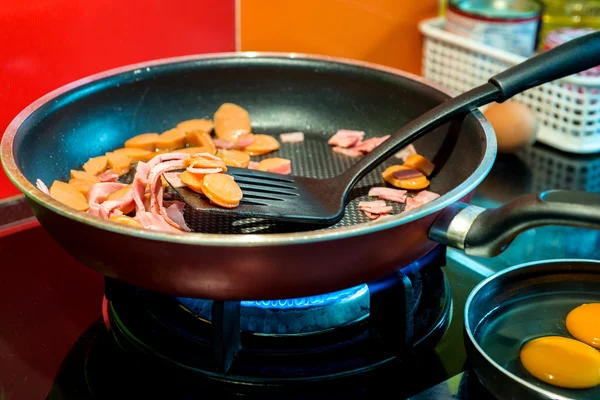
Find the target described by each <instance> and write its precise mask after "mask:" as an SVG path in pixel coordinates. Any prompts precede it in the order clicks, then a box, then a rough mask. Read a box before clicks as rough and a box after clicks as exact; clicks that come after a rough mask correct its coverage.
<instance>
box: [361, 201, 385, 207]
mask: <svg viewBox="0 0 600 400" xmlns="http://www.w3.org/2000/svg"><path fill="white" fill-rule="evenodd" d="M385 206H386V204H385V201H383V200H375V201H359V202H358V207H359V208H363V207H385Z"/></svg>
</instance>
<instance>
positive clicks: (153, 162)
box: [148, 153, 212, 170]
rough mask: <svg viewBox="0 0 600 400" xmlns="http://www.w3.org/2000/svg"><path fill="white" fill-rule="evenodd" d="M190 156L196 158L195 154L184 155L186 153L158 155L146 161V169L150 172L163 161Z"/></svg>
mask: <svg viewBox="0 0 600 400" xmlns="http://www.w3.org/2000/svg"><path fill="white" fill-rule="evenodd" d="M200 154H202V155H203V154H208V155H209V156H212V154H209V153H199V155H200ZM190 156H196V155H195V154H192V155H190V154H186V153H164V154H159V155H157V156H154V157H153V158H152V159H151V160H150V161H148V168H149V170H151V169H152V168H154V167H156V166H157V165H158V164H161V163H163V162H165V161H171V160H183V159H185V158H188V157H190Z"/></svg>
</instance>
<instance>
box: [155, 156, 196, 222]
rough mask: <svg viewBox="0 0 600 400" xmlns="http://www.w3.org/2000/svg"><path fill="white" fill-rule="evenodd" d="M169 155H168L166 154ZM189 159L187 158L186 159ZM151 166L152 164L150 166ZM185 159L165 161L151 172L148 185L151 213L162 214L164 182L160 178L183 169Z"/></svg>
mask: <svg viewBox="0 0 600 400" xmlns="http://www.w3.org/2000/svg"><path fill="white" fill-rule="evenodd" d="M164 155H167V154H164ZM186 158H187V157H186ZM148 165H150V164H148ZM183 168H184V167H183V159H171V160H170V161H164V162H162V163H160V164H157V165H155V166H154V167H152V169H151V170H150V174H149V175H148V185H150V211H151V212H154V213H156V214H160V207H161V206H162V192H163V187H162V182H160V176H161V175H162V174H164V173H165V172H170V171H173V170H177V169H183Z"/></svg>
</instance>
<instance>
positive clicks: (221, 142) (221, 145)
mask: <svg viewBox="0 0 600 400" xmlns="http://www.w3.org/2000/svg"><path fill="white" fill-rule="evenodd" d="M212 141H213V144H214V145H215V147H216V148H217V149H225V150H229V149H233V143H232V142H230V141H229V140H227V139H220V138H213V140H212ZM246 146H247V145H246Z"/></svg>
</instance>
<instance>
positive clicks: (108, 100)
mask: <svg viewBox="0 0 600 400" xmlns="http://www.w3.org/2000/svg"><path fill="white" fill-rule="evenodd" d="M449 98H450V96H449V94H447V93H445V92H444V91H443V90H441V89H440V88H437V87H435V86H434V85H432V84H430V83H428V82H426V81H424V80H423V79H421V78H419V77H417V76H413V75H410V74H407V73H404V72H401V71H398V70H395V69H392V68H387V67H384V66H380V65H374V64H369V63H364V62H359V61H355V60H346V59H338V58H330V57H320V56H313V55H299V54H281V53H232V54H214V55H202V56H190V57H181V58H172V59H163V60H156V61H151V62H147V63H142V64H136V65H131V66H126V67H122V68H117V69H115V70H111V71H107V72H103V73H100V74H97V75H94V76H91V77H88V78H85V79H82V80H80V81H77V82H74V83H71V84H69V85H66V86H64V87H61V88H59V89H57V90H55V91H53V92H51V93H49V94H47V95H46V96H44V97H42V98H40V99H39V100H37V101H35V102H34V103H32V104H31V105H30V106H29V107H27V108H26V109H25V110H23V111H22V112H21V113H20V114H19V115H18V116H17V117H16V118H15V119H14V120H13V121H12V123H11V124H10V125H9V127H8V128H7V130H6V132H5V134H4V137H3V139H2V146H1V150H2V162H3V165H4V168H5V170H6V172H7V174H8V176H9V177H10V179H11V180H12V181H13V182H14V183H15V184H16V185H17V187H18V188H19V189H20V190H21V191H23V193H25V195H26V197H27V199H28V201H29V203H30V205H31V207H32V208H33V211H34V213H35V215H36V217H37V218H38V219H39V221H40V223H41V225H42V226H43V227H44V228H45V229H46V230H47V231H48V232H49V233H50V234H51V235H52V237H53V238H54V239H55V240H56V241H57V242H58V243H59V244H60V245H61V246H62V247H63V248H65V249H66V250H67V251H68V252H69V253H70V254H72V255H73V256H74V257H75V258H77V259H78V260H80V261H81V262H82V263H84V264H86V265H88V266H89V267H91V268H94V269H96V270H97V271H99V272H101V273H103V274H104V275H107V276H109V277H112V278H115V279H118V280H121V281H124V282H126V283H129V284H132V285H135V286H138V287H142V288H146V289H149V290H155V291H159V292H163V293H167V294H173V295H178V296H186V297H200V298H209V299H218V300H242V299H247V300H250V299H274V298H289V297H298V296H308V295H314V294H319V293H324V292H328V291H334V290H339V289H342V288H346V287H351V286H353V285H357V284H360V283H364V282H369V281H372V280H374V279H377V278H379V277H383V276H385V275H388V274H390V273H392V272H394V271H395V270H397V269H398V268H399V267H401V266H403V265H407V264H409V263H411V262H413V261H415V260H416V259H418V258H420V257H422V256H423V255H425V254H426V253H428V252H429V251H431V250H432V249H433V248H434V247H435V246H437V245H438V243H443V244H446V245H450V246H454V247H457V248H460V249H464V250H465V251H466V252H467V253H469V254H475V255H486V256H490V255H494V254H497V253H498V252H499V251H501V250H502V249H503V248H504V247H505V246H506V245H507V244H508V243H509V242H510V241H511V240H512V239H513V238H514V237H515V236H516V235H517V234H518V233H519V232H521V231H523V230H525V229H528V228H530V227H532V226H537V225H541V224H549V223H559V224H568V225H577V226H595V227H598V223H599V222H600V210H598V208H594V205H597V204H598V203H599V201H598V197H594V196H593V195H592V194H589V193H588V194H586V193H570V192H550V193H545V194H544V195H543V196H538V195H537V194H532V195H530V196H526V197H524V198H521V199H518V200H517V201H515V202H513V203H509V204H507V205H505V206H503V207H501V208H499V209H496V210H488V211H484V210H483V209H481V208H479V207H475V206H471V205H468V201H469V200H470V198H471V196H472V193H473V191H474V190H475V188H476V187H477V185H478V184H479V183H480V182H481V181H482V180H483V179H484V177H485V176H486V174H487V173H488V171H489V170H490V168H491V166H492V163H493V162H494V158H495V155H496V142H495V136H494V132H493V130H492V128H491V126H490V125H489V123H488V122H487V121H486V119H485V118H484V117H483V115H482V114H481V113H480V112H479V111H473V112H470V113H467V114H464V115H462V116H461V117H457V118H456V119H454V120H453V121H452V122H450V123H447V124H445V125H443V126H441V127H439V128H437V129H435V130H433V131H432V132H431V133H428V134H427V135H425V136H423V137H421V138H419V139H418V140H417V141H416V142H414V144H415V147H416V149H417V151H418V152H419V153H420V154H422V155H423V156H425V157H427V158H428V159H430V160H432V161H433V162H434V163H435V164H436V173H435V175H434V176H433V177H432V179H431V186H430V188H429V190H432V191H434V192H437V193H439V194H441V197H440V198H439V199H437V200H435V201H434V202H431V203H429V204H426V205H425V206H423V207H421V208H419V209H417V210H414V211H412V212H410V213H399V211H400V210H401V209H400V208H398V206H397V205H395V206H394V207H395V210H394V212H395V213H396V214H397V215H394V216H393V217H392V218H388V219H385V220H376V221H372V222H371V221H369V220H368V219H367V218H366V217H365V216H364V215H362V213H361V212H360V211H359V210H358V207H357V205H358V201H360V200H364V199H366V198H367V196H366V194H367V192H368V189H369V187H371V186H373V185H379V186H381V184H382V180H381V172H382V171H383V170H384V169H385V168H386V167H388V166H389V165H392V164H397V163H399V160H398V159H396V158H394V157H390V158H389V159H388V160H386V161H385V162H384V163H382V164H381V165H380V166H379V168H377V169H375V170H374V171H372V172H371V173H369V174H368V175H366V176H365V177H363V178H362V179H361V181H360V182H358V183H357V184H356V185H355V187H354V188H353V190H352V193H351V194H350V196H349V197H350V199H351V200H350V201H349V203H348V205H347V207H346V210H345V216H344V218H343V219H342V220H341V221H340V222H338V223H337V224H335V225H333V226H331V227H327V228H323V227H311V226H305V225H303V226H297V225H293V224H282V223H275V222H270V221H266V220H256V219H235V218H227V217H221V216H209V215H206V214H198V213H194V212H193V211H192V210H189V209H188V210H186V211H185V218H186V222H187V224H188V225H189V226H190V227H191V228H192V229H193V231H194V232H193V233H190V234H186V235H176V234H170V233H164V232H157V231H150V230H143V229H137V228H133V227H129V226H124V225H121V224H116V223H113V222H110V221H106V220H101V219H99V218H96V217H92V216H90V215H88V214H85V213H81V212H76V211H73V210H72V209H70V208H68V207H66V206H64V205H62V204H60V203H59V202H57V201H55V200H53V199H52V198H50V197H49V196H47V195H45V194H43V193H42V192H41V191H39V190H38V189H36V188H35V186H34V185H33V184H32V182H35V180H36V179H38V178H39V179H41V180H42V181H44V182H46V183H47V184H51V183H52V181H53V180H55V179H62V180H65V179H66V178H68V175H69V170H70V169H77V168H80V166H81V165H82V164H83V163H84V162H85V161H87V159H88V158H89V157H93V156H97V155H100V154H104V153H105V152H106V151H110V150H112V149H115V148H118V147H122V146H123V143H124V142H125V140H126V139H128V138H130V137H132V136H134V135H135V134H139V133H142V132H161V131H164V130H167V129H169V128H171V127H173V126H174V125H175V124H177V123H178V122H180V121H183V120H186V119H191V118H203V117H204V118H211V117H212V115H213V113H214V112H215V111H216V110H217V108H218V107H219V106H220V105H221V104H222V103H225V102H232V103H236V104H239V105H241V106H242V107H244V108H246V109H247V110H248V111H249V113H250V117H251V120H252V126H253V131H254V132H255V133H267V134H272V135H278V134H279V133H282V132H286V131H287V132H291V131H303V132H305V136H306V140H305V142H304V143H301V144H299V145H298V144H296V145H295V146H290V145H287V144H282V146H281V149H280V150H279V151H278V152H276V153H271V154H269V155H267V156H266V157H283V158H289V159H291V160H292V165H293V167H292V168H293V172H294V174H297V175H304V176H313V177H323V178H326V177H332V176H335V175H337V174H339V173H341V172H342V171H344V170H345V169H347V168H348V167H349V166H351V165H352V164H353V163H354V162H355V159H353V158H351V157H347V156H343V155H341V154H337V153H333V152H332V151H331V149H330V148H329V146H328V145H327V139H328V138H329V137H330V136H331V135H332V134H333V133H335V131H336V130H338V129H343V128H345V129H356V130H363V131H365V132H366V133H367V135H366V136H367V137H372V136H383V135H386V134H389V133H392V132H394V131H396V130H397V129H398V128H399V127H401V126H403V125H404V124H406V123H407V122H408V121H410V120H412V119H414V118H415V117H417V116H419V115H421V114H423V113H424V112H425V111H427V110H429V109H431V108H433V107H434V106H436V105H439V104H440V103H442V102H443V101H445V100H447V99H449ZM256 160H260V158H256ZM476 220H477V223H474V221H476ZM32 245H33V246H34V245H35V244H32Z"/></svg>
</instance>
